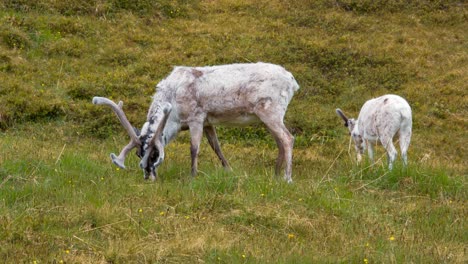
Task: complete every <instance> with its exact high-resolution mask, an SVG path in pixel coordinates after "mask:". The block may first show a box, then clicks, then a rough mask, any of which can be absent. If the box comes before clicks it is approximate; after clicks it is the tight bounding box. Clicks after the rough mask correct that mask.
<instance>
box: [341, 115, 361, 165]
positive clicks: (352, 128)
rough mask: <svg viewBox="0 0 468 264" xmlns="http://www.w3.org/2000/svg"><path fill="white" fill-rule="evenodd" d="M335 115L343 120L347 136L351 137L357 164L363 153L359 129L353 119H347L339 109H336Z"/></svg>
mask: <svg viewBox="0 0 468 264" xmlns="http://www.w3.org/2000/svg"><path fill="white" fill-rule="evenodd" d="M336 113H337V114H338V116H339V117H341V118H342V119H343V121H344V122H345V123H344V126H345V127H347V128H348V130H349V134H350V135H351V136H352V138H353V141H354V145H355V148H356V152H357V159H358V162H360V161H361V158H362V156H361V155H362V154H363V153H364V141H363V139H362V135H361V134H360V133H359V129H358V126H357V123H356V120H355V119H354V118H347V117H346V115H345V114H344V113H343V111H341V109H339V108H337V109H336Z"/></svg>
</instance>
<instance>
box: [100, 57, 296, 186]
mask: <svg viewBox="0 0 468 264" xmlns="http://www.w3.org/2000/svg"><path fill="white" fill-rule="evenodd" d="M298 89H299V85H298V84H297V82H296V80H295V79H294V77H293V75H292V74H291V73H289V72H288V71H286V70H285V69H284V68H283V67H280V66H278V65H273V64H268V63H260V62H259V63H249V64H231V65H221V66H212V67H175V68H174V70H173V71H172V72H171V74H169V76H167V77H166V78H165V79H164V80H162V81H161V82H159V84H158V85H157V86H156V93H155V95H154V96H153V102H152V104H151V106H150V108H149V111H148V115H147V121H146V123H145V124H144V125H143V128H142V129H141V133H140V132H139V131H138V130H137V129H135V128H133V127H132V125H131V124H130V122H129V121H128V120H127V118H126V117H125V114H124V112H123V110H122V102H119V104H118V105H117V104H115V103H114V102H113V101H111V100H109V99H107V98H103V97H94V98H93V103H94V104H104V105H108V106H110V107H111V108H112V109H113V110H114V112H115V113H116V114H117V116H118V118H119V120H120V122H121V123H122V125H123V126H124V128H125V129H126V131H127V132H128V134H129V135H130V138H131V140H130V143H129V144H128V145H127V146H125V147H124V148H123V149H122V151H121V152H120V154H119V155H118V156H116V155H115V154H111V158H112V161H113V162H114V163H115V164H116V165H117V166H119V167H121V168H125V165H124V161H125V157H126V155H127V154H128V152H129V151H130V150H132V149H133V148H135V147H138V150H137V155H138V156H139V157H140V159H141V161H140V167H141V168H142V169H143V170H144V172H145V175H144V176H145V179H148V178H151V179H152V180H154V179H156V177H157V167H158V166H159V165H160V164H161V162H162V161H163V160H164V146H166V145H167V144H168V143H169V142H170V141H171V140H172V139H173V138H174V137H175V136H176V135H177V134H178V133H179V131H181V130H187V129H188V130H189V131H190V137H191V140H190V153H191V158H192V175H196V174H197V159H198V152H199V146H200V141H201V139H202V135H203V132H204V133H205V136H206V137H207V139H208V143H209V144H210V146H211V148H212V149H213V150H214V151H215V153H216V154H217V156H218V158H219V159H220V160H221V163H222V165H223V166H224V167H225V168H230V167H229V164H228V162H227V160H226V159H225V158H224V156H223V153H222V152H221V149H220V146H219V142H218V138H217V136H216V130H215V128H214V126H215V125H234V126H244V125H250V124H252V123H256V122H263V123H264V124H265V125H266V127H267V128H268V130H269V131H270V132H271V133H272V135H273V137H274V139H275V141H276V143H277V145H278V148H279V153H278V158H277V161H276V167H275V172H276V174H277V175H278V174H279V172H280V170H281V167H282V165H283V164H284V163H285V168H284V179H285V180H286V181H287V182H292V179H291V174H292V150H293V144H294V137H293V136H292V135H291V133H289V131H288V130H287V128H286V127H285V125H284V123H283V118H284V115H285V113H286V109H287V107H288V104H289V102H290V101H291V98H292V97H293V94H294V92H296V91H297V90H298Z"/></svg>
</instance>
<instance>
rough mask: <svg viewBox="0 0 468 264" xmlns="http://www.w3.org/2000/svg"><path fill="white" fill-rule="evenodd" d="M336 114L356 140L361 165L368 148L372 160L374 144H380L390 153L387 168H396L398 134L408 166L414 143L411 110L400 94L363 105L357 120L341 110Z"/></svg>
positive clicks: (382, 97)
mask: <svg viewBox="0 0 468 264" xmlns="http://www.w3.org/2000/svg"><path fill="white" fill-rule="evenodd" d="M336 112H337V114H338V115H339V116H340V117H341V118H342V119H343V120H344V121H345V126H347V127H348V129H349V131H350V133H351V136H352V137H353V140H354V143H355V147H356V151H357V159H358V162H360V161H361V159H362V158H361V154H363V152H364V149H365V148H366V147H367V151H368V153H369V158H370V159H371V160H373V158H374V149H373V145H374V144H376V143H377V142H380V143H381V144H382V145H383V146H384V148H385V149H386V150H387V157H388V167H389V169H390V170H391V169H392V168H393V162H394V161H395V159H396V156H397V151H396V149H395V146H394V145H393V137H394V136H395V135H396V133H397V132H398V133H399V141H400V151H401V156H402V159H403V162H404V164H405V165H407V163H408V160H407V151H408V147H409V144H410V141H411V130H412V116H411V107H410V106H409V104H408V102H406V100H405V99H403V98H402V97H400V96H398V95H393V94H388V95H384V96H381V97H378V98H374V99H371V100H369V101H367V102H366V103H364V105H363V106H362V108H361V111H360V112H359V116H358V119H357V120H354V119H348V118H347V117H346V116H345V115H344V113H343V112H342V111H341V110H340V109H336Z"/></svg>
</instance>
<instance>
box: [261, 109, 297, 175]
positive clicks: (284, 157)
mask: <svg viewBox="0 0 468 264" xmlns="http://www.w3.org/2000/svg"><path fill="white" fill-rule="evenodd" d="M260 107H261V108H260ZM260 107H259V108H257V109H256V112H255V113H256V114H257V116H258V117H259V118H260V120H262V122H263V123H264V124H265V125H266V126H267V128H268V130H269V131H270V132H271V134H272V135H273V137H274V138H275V141H276V144H277V145H278V150H279V151H278V159H277V160H276V167H275V172H276V174H279V171H280V169H281V166H282V164H283V163H286V166H285V169H284V179H285V180H286V181H287V182H288V183H291V182H292V178H291V175H292V152H293V145H294V137H293V136H292V135H291V133H289V131H288V129H287V128H286V127H285V126H284V123H283V116H284V111H281V110H279V111H277V109H278V108H275V107H273V106H271V105H268V104H267V103H264V104H263V105H261V106H260Z"/></svg>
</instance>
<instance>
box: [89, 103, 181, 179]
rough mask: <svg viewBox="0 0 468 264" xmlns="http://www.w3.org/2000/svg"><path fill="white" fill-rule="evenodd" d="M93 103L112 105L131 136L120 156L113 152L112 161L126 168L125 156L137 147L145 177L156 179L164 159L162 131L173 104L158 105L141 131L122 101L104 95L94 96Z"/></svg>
mask: <svg viewBox="0 0 468 264" xmlns="http://www.w3.org/2000/svg"><path fill="white" fill-rule="evenodd" d="M93 104H102V105H107V106H109V107H111V108H112V110H113V111H114V113H115V114H116V115H117V117H118V118H119V120H120V123H121V124H122V126H123V127H124V128H125V130H126V131H127V133H128V135H129V136H130V142H129V143H128V144H127V145H126V146H125V147H124V148H123V149H122V150H121V151H120V154H119V155H118V156H117V155H115V154H114V153H111V155H110V156H111V159H112V162H113V163H114V164H115V165H117V166H119V167H120V168H122V169H125V157H126V156H127V154H128V153H129V152H130V151H131V150H132V149H133V148H137V152H136V154H137V156H138V157H139V158H140V168H142V169H143V171H144V177H145V179H151V180H155V179H156V177H157V167H158V166H159V165H160V164H161V163H162V161H163V160H164V144H163V142H162V132H163V130H164V126H165V125H166V121H167V118H168V116H169V113H170V112H171V109H172V106H171V104H169V103H164V102H163V103H161V104H158V105H156V107H154V108H153V109H152V112H151V113H150V114H149V115H148V120H147V121H146V122H145V124H144V125H143V128H142V129H141V132H140V131H139V130H138V129H136V128H134V127H133V126H132V125H131V124H130V122H129V121H128V119H127V117H126V116H125V113H124V112H123V110H122V105H123V103H122V101H120V102H119V104H116V103H114V102H113V101H112V100H109V99H107V98H104V97H94V98H93Z"/></svg>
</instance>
